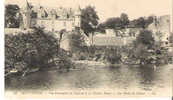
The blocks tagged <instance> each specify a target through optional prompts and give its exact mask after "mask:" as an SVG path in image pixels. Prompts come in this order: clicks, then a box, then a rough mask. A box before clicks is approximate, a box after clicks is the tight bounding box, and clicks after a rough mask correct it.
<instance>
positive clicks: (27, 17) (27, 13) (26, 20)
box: [21, 0, 31, 29]
mask: <svg viewBox="0 0 173 100" xmlns="http://www.w3.org/2000/svg"><path fill="white" fill-rule="evenodd" d="M21 13H22V17H23V26H22V28H23V29H28V28H30V24H31V7H30V5H29V3H28V1H27V0H25V3H24V5H23V7H22V10H21Z"/></svg>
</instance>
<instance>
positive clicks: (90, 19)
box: [81, 6, 99, 36]
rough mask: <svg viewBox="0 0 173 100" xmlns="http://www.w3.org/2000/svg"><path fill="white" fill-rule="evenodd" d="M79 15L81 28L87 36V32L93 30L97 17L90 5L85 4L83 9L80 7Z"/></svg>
mask: <svg viewBox="0 0 173 100" xmlns="http://www.w3.org/2000/svg"><path fill="white" fill-rule="evenodd" d="M81 16H82V19H81V28H82V29H83V31H84V33H85V34H86V35H87V36H89V33H92V32H94V31H95V27H96V26H97V24H98V20H99V17H98V15H97V13H96V11H95V9H94V7H92V6H87V7H86V8H85V9H82V14H81Z"/></svg>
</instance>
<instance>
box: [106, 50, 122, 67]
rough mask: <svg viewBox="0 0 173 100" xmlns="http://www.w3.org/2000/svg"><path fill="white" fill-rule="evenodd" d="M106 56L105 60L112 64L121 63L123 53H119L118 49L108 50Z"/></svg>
mask: <svg viewBox="0 0 173 100" xmlns="http://www.w3.org/2000/svg"><path fill="white" fill-rule="evenodd" d="M104 56H105V60H106V61H107V62H109V63H111V64H115V63H120V62H121V53H120V52H119V51H118V48H113V47H111V48H106V49H105V53H104Z"/></svg>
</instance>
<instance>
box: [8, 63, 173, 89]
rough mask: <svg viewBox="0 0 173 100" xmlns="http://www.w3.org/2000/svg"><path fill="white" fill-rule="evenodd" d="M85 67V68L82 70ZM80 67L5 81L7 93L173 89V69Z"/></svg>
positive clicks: (167, 67)
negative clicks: (9, 91) (10, 91)
mask: <svg viewBox="0 0 173 100" xmlns="http://www.w3.org/2000/svg"><path fill="white" fill-rule="evenodd" d="M82 66H83V67H82ZM90 68H92V66H90V67H88V66H87V65H81V69H80V70H71V71H69V72H59V71H44V72H43V71H42V72H36V73H32V74H30V75H27V76H25V77H22V78H21V77H13V78H11V79H10V81H6V90H18V91H20V90H21V91H22V90H63V89H64V90H73V89H74V90H77V89H80V90H90V89H91V90H92V89H102V88H104V89H114V90H117V89H118V90H130V89H138V90H143V91H153V90H156V91H157V89H158V90H159V89H161V90H163V89H166V88H168V89H169V88H170V87H171V83H172V65H165V66H160V67H158V68H157V69H156V70H154V69H153V68H151V67H143V68H141V67H134V66H121V67H116V68H110V67H99V66H95V69H90Z"/></svg>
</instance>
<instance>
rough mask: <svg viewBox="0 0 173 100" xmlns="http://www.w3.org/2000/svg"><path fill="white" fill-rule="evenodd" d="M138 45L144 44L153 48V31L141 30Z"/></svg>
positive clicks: (137, 40)
mask: <svg viewBox="0 0 173 100" xmlns="http://www.w3.org/2000/svg"><path fill="white" fill-rule="evenodd" d="M135 42H136V45H138V44H144V45H145V46H147V47H149V48H151V47H152V45H154V42H155V41H154V37H153V33H152V32H151V31H149V30H141V31H140V34H139V35H138V36H137V38H136V41H135Z"/></svg>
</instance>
